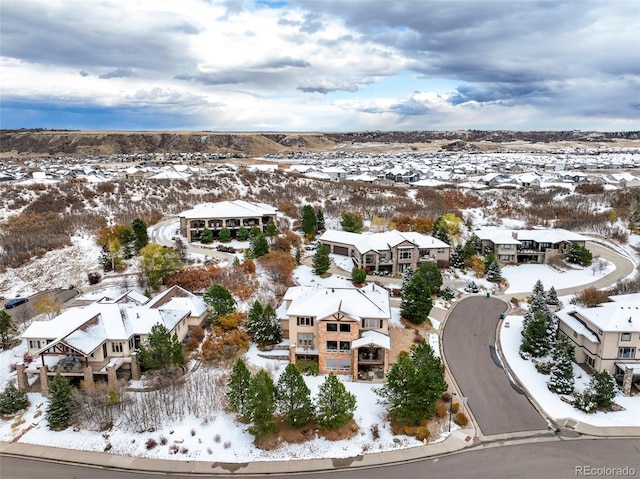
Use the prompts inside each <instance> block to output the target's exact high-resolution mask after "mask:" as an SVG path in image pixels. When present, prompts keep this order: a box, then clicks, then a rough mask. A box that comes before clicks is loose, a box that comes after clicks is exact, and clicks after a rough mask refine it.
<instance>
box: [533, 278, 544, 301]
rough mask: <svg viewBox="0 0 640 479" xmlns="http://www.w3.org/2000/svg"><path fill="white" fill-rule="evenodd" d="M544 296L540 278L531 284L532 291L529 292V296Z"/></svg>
mask: <svg viewBox="0 0 640 479" xmlns="http://www.w3.org/2000/svg"><path fill="white" fill-rule="evenodd" d="M542 296H544V284H542V281H541V280H537V281H536V284H534V285H533V291H532V292H531V297H532V298H536V297H542Z"/></svg>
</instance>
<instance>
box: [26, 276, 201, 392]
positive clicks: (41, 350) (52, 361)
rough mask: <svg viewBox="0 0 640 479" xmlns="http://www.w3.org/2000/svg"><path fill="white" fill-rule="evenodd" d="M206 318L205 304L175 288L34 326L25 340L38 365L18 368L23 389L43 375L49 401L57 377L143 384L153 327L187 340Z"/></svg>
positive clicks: (105, 302)
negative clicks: (142, 353) (140, 353)
mask: <svg viewBox="0 0 640 479" xmlns="http://www.w3.org/2000/svg"><path fill="white" fill-rule="evenodd" d="M206 315H207V305H206V304H205V303H204V301H202V299H201V298H199V297H197V296H195V295H193V294H191V293H189V292H188V291H186V290H184V289H182V288H180V287H179V286H173V287H172V288H169V289H168V290H166V291H165V292H163V293H162V294H160V295H158V296H156V297H155V298H153V299H151V300H149V299H148V298H147V297H146V296H144V295H142V294H140V293H136V292H135V291H128V292H126V293H124V294H122V295H120V296H118V297H113V298H112V297H104V298H101V299H99V300H97V301H95V302H93V303H91V304H89V305H87V306H84V307H77V308H70V309H68V310H66V311H65V312H63V313H62V314H60V315H59V316H57V317H55V318H53V319H52V320H51V321H35V322H34V323H32V324H31V326H29V327H28V328H27V329H26V331H25V332H24V333H23V334H22V336H21V337H22V339H24V340H25V342H26V344H27V354H28V355H29V356H30V357H31V358H32V359H33V362H31V363H30V364H21V365H18V385H19V386H20V387H26V385H27V375H28V374H31V375H39V377H40V384H41V391H42V394H43V395H45V396H46V395H47V383H48V378H49V376H54V375H55V374H57V373H59V374H61V375H62V376H68V377H80V378H82V379H83V380H85V381H88V382H92V381H94V380H95V379H102V380H104V379H106V380H107V382H108V383H109V385H115V383H116V381H117V379H118V378H132V379H140V368H139V365H138V362H137V357H136V355H135V354H134V353H135V351H136V350H137V348H138V347H139V346H140V343H141V342H144V341H145V340H146V339H147V337H148V336H149V333H150V332H151V328H152V327H153V326H154V325H156V324H162V325H163V326H165V327H166V328H167V329H168V330H169V331H170V332H171V333H175V334H176V336H177V337H178V339H179V340H182V339H183V338H184V337H185V335H186V334H187V331H188V327H189V326H192V325H193V326H196V325H201V324H202V323H203V321H204V319H205V317H206Z"/></svg>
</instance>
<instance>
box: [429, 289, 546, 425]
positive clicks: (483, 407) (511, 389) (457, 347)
mask: <svg viewBox="0 0 640 479" xmlns="http://www.w3.org/2000/svg"><path fill="white" fill-rule="evenodd" d="M506 310H507V304H506V303H505V302H504V301H501V300H499V299H495V298H487V297H486V296H469V297H466V298H464V299H462V300H461V301H460V302H459V303H457V304H456V305H455V306H454V307H453V309H452V310H451V311H450V312H449V315H448V317H447V320H446V321H445V324H444V330H443V333H442V344H443V350H444V356H445V359H446V361H447V366H448V367H449V371H450V373H451V375H452V376H453V377H454V378H455V380H456V383H457V385H458V387H459V389H460V392H461V393H462V395H463V396H465V397H467V406H468V407H469V408H470V409H471V412H472V413H473V416H474V418H475V419H476V422H477V424H478V426H479V428H480V430H481V431H482V435H484V436H491V435H494V434H505V433H514V432H522V431H534V430H546V429H548V425H547V422H546V421H545V420H544V418H543V417H542V416H541V415H540V414H539V413H538V411H537V410H536V409H535V407H534V406H533V405H532V404H531V402H530V401H529V399H528V398H527V396H526V395H525V394H524V393H523V392H522V391H521V390H520V389H519V388H518V387H517V386H516V385H515V384H513V383H512V382H511V380H510V379H509V377H508V375H507V373H506V372H505V371H504V370H503V369H502V366H501V365H500V361H499V359H498V357H497V355H496V351H495V347H496V327H497V325H498V322H499V316H500V313H503V312H505V311H506Z"/></svg>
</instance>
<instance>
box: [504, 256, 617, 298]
mask: <svg viewBox="0 0 640 479" xmlns="http://www.w3.org/2000/svg"><path fill="white" fill-rule="evenodd" d="M602 261H603V262H604V263H603V265H604V268H603V269H595V271H594V269H592V268H591V267H588V268H581V267H579V266H575V268H576V269H571V270H566V271H559V270H556V269H553V268H551V267H550V266H547V265H545V264H523V265H519V266H505V267H504V268H502V277H503V278H505V279H506V280H507V281H508V282H509V288H507V290H506V291H505V293H506V294H516V293H529V292H531V290H533V285H534V284H535V283H536V281H537V280H541V281H542V283H543V284H544V286H545V288H546V289H549V288H551V286H553V287H554V288H555V289H556V290H558V289H562V288H571V287H573V286H581V285H583V284H588V283H592V282H593V281H597V280H598V279H600V278H602V277H603V276H606V275H607V274H609V273H611V272H613V271H614V270H615V266H614V264H613V263H611V262H609V261H607V260H605V259H602Z"/></svg>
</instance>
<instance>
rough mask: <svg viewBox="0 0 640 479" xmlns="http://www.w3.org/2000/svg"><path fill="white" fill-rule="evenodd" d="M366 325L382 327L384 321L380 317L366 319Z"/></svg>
mask: <svg viewBox="0 0 640 479" xmlns="http://www.w3.org/2000/svg"><path fill="white" fill-rule="evenodd" d="M364 327H365V328H381V327H382V321H381V320H379V319H365V320H364Z"/></svg>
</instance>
